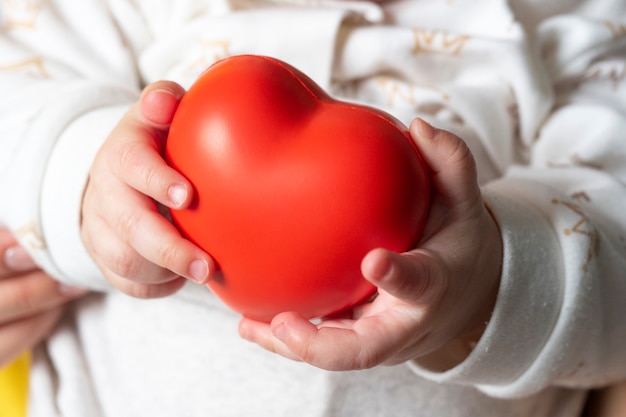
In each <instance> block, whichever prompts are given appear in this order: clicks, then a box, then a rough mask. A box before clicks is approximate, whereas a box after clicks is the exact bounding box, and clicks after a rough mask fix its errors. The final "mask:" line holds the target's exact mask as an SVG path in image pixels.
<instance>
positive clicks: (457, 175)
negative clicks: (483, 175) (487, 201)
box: [410, 119, 480, 204]
mask: <svg viewBox="0 0 626 417" xmlns="http://www.w3.org/2000/svg"><path fill="white" fill-rule="evenodd" d="M410 132H411V136H412V137H413V139H414V140H415V142H416V143H417V144H418V146H419V148H420V151H421V153H422V156H423V157H424V160H425V161H426V163H427V165H428V166H429V168H430V170H431V173H432V177H431V178H432V181H433V184H434V186H435V188H436V189H437V191H438V192H439V193H440V194H442V195H444V196H445V197H446V198H447V199H448V200H450V201H451V202H452V203H454V204H459V203H461V204H462V203H465V202H467V203H469V204H473V203H474V199H475V198H476V196H480V192H478V182H477V171H476V162H475V160H474V157H473V155H472V153H471V151H470V149H469V147H468V146H467V144H466V143H465V142H464V141H463V140H462V139H461V138H459V137H458V136H456V135H455V134H453V133H451V132H448V131H446V130H441V129H437V128H435V127H433V126H432V125H430V124H428V123H427V122H425V121H424V120H422V119H415V120H413V122H412V123H411V126H410Z"/></svg>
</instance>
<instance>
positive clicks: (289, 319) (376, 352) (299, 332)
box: [240, 309, 415, 371]
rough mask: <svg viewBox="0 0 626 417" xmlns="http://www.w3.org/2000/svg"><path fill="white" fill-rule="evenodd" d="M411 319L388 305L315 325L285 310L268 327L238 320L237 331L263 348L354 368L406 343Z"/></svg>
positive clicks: (326, 365) (379, 359) (315, 363)
mask: <svg viewBox="0 0 626 417" xmlns="http://www.w3.org/2000/svg"><path fill="white" fill-rule="evenodd" d="M414 320H415V318H414V317H413V316H412V314H411V313H409V312H408V310H400V309H398V310H393V309H390V310H388V311H387V312H385V314H379V315H374V316H368V317H364V318H361V319H359V320H356V321H353V322H351V323H350V324H349V325H346V323H335V322H333V321H332V320H331V321H328V322H323V323H322V324H320V325H315V324H313V323H311V322H310V321H309V320H306V319H305V318H304V317H302V316H300V315H299V314H297V313H294V312H287V313H281V314H279V315H277V316H276V317H274V319H273V320H272V322H271V324H270V326H269V330H268V329H267V328H266V327H263V326H262V325H261V326H259V325H258V324H255V323H254V322H245V323H244V322H242V325H240V335H241V336H242V337H243V338H244V339H247V340H249V341H252V342H254V343H257V344H259V345H260V346H261V347H263V348H265V349H267V350H270V351H272V352H276V353H279V354H281V355H283V356H285V357H288V358H296V359H297V360H300V361H304V362H307V363H309V364H311V365H313V366H316V367H318V368H321V369H326V370H332V371H345V370H357V369H367V368H371V367H374V366H377V365H380V364H383V363H384V362H385V361H386V360H388V359H389V358H390V357H392V356H393V355H394V354H395V353H396V352H397V351H398V349H401V348H402V347H403V346H404V345H406V344H407V343H408V340H409V339H411V338H412V337H414V334H413V333H412V332H410V331H407V329H409V328H410V326H411V324H412V323H413V321H414ZM270 332H271V334H270ZM338 347H339V348H338Z"/></svg>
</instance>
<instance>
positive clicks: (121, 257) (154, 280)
mask: <svg viewBox="0 0 626 417" xmlns="http://www.w3.org/2000/svg"><path fill="white" fill-rule="evenodd" d="M90 227H91V228H92V229H91V233H90V234H89V235H90V236H93V235H95V236H97V239H93V238H89V239H88V242H89V247H90V250H91V253H92V255H93V257H94V258H95V259H96V260H97V262H96V263H97V264H99V265H100V266H101V268H100V269H101V270H103V272H105V271H107V272H108V273H110V274H111V275H113V276H117V277H123V278H125V279H127V280H132V281H135V282H137V283H140V284H163V283H165V282H169V281H172V280H174V279H176V278H177V277H178V274H176V273H175V272H173V271H170V270H168V269H166V268H163V267H161V266H159V265H157V264H155V263H154V262H151V261H150V260H148V259H146V258H145V257H144V256H142V255H141V254H139V253H138V252H137V250H135V248H133V247H132V246H131V245H129V244H127V243H126V242H124V241H123V240H122V239H120V238H119V237H118V235H117V234H116V233H114V231H113V230H112V229H111V227H110V226H109V225H108V224H107V223H106V222H105V221H104V220H103V219H102V218H101V217H99V216H94V217H92V218H91V220H90ZM85 240H86V241H87V239H85Z"/></svg>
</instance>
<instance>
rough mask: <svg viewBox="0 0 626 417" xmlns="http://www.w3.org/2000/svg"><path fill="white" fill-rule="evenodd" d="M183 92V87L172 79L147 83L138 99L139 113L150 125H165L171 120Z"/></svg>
mask: <svg viewBox="0 0 626 417" xmlns="http://www.w3.org/2000/svg"><path fill="white" fill-rule="evenodd" d="M184 94H185V89H184V88H183V87H181V86H180V85H178V84H177V83H175V82H173V81H157V82H154V83H152V84H149V85H148V86H146V88H145V89H144V90H143V92H142V93H141V98H140V99H139V107H140V112H141V115H142V116H143V118H144V119H145V121H146V122H148V124H150V125H152V127H157V128H163V127H166V126H167V125H169V124H170V123H171V122H172V119H173V118H174V113H176V109H177V108H178V103H179V102H180V99H181V98H182V97H183V95H184Z"/></svg>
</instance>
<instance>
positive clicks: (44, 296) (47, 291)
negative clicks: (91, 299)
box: [0, 271, 87, 323]
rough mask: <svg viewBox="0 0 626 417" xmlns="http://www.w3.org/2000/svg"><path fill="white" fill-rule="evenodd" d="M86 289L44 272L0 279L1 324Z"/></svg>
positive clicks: (69, 298)
mask: <svg viewBox="0 0 626 417" xmlns="http://www.w3.org/2000/svg"><path fill="white" fill-rule="evenodd" d="M86 293H87V290H85V289H81V288H75V287H70V286H67V285H64V284H61V283H59V282H58V281H56V280H54V279H53V278H51V277H50V276H48V275H47V274H46V273H44V272H43V271H33V272H29V273H26V274H24V275H18V276H14V277H11V278H7V279H4V280H2V281H0V323H6V322H8V321H11V320H16V319H20V318H23V317H26V316H31V315H33V314H37V313H40V312H42V311H45V310H48V309H50V308H53V307H56V306H59V305H62V304H65V303H66V302H68V301H70V300H72V299H75V298H77V297H80V296H83V295H85V294H86Z"/></svg>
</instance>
